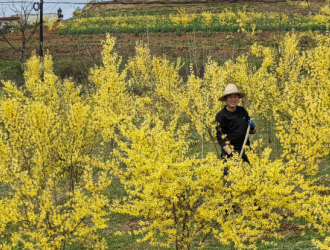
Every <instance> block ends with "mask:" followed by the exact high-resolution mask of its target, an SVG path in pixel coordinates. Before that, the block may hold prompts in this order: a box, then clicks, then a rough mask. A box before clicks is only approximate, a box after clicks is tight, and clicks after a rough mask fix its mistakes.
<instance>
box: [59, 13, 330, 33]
mask: <svg viewBox="0 0 330 250" xmlns="http://www.w3.org/2000/svg"><path fill="white" fill-rule="evenodd" d="M328 23H329V18H327V17H326V16H323V15H316V16H300V15H294V16H283V15H279V14H276V13H271V14H270V15H268V16H265V15H264V14H261V13H244V12H242V13H238V14H234V13H228V12H226V13H221V14H211V13H202V14H189V15H188V14H186V13H185V12H181V13H179V15H177V16H172V15H169V16H137V17H132V16H117V17H100V16H99V17H89V18H77V19H74V20H71V21H68V22H66V23H65V24H64V25H63V27H61V29H60V31H59V34H60V35H68V34H70V35H74V34H77V35H78V34H104V33H131V34H140V33H146V32H149V33H158V32H162V33H168V32H176V33H180V32H192V31H202V32H237V31H243V32H257V31H259V32H260V31H276V30H283V31H291V30H293V29H294V30H297V31H309V30H311V31H325V30H326V27H327V24H328Z"/></svg>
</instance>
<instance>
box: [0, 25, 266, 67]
mask: <svg viewBox="0 0 330 250" xmlns="http://www.w3.org/2000/svg"><path fill="white" fill-rule="evenodd" d="M57 32H58V31H57V30H53V31H48V30H46V31H45V33H44V43H43V48H44V50H45V51H49V53H50V54H51V55H52V56H53V59H54V60H68V59H70V58H72V57H74V56H77V55H80V56H88V57H95V58H100V52H101V50H102V44H101V40H104V39H105V35H88V36H72V35H65V36H59V35H58V33H57ZM228 35H229V34H228V33H224V32H218V33H214V34H211V35H210V36H209V37H203V36H202V33H201V32H196V33H189V34H185V33H181V34H180V36H177V35H176V34H174V33H168V34H162V33H157V34H149V35H148V36H147V35H146V34H141V35H139V36H136V35H133V34H120V35H117V36H116V37H117V43H116V50H117V52H118V54H119V55H120V56H122V57H123V60H127V59H128V58H129V57H131V56H132V55H134V52H135V46H136V42H137V41H144V42H145V43H148V42H149V47H150V50H151V54H152V55H157V56H161V55H166V57H167V58H168V59H171V60H173V59H176V58H177V57H182V58H185V59H187V60H190V61H191V60H206V59H207V58H208V57H211V58H213V59H217V60H227V59H231V58H236V57H237V56H238V55H240V54H241V53H243V52H246V51H247V50H248V49H249V47H250V45H251V44H252V43H253V42H255V41H258V42H259V43H264V42H267V41H269V40H270V38H271V34H269V33H260V34H256V35H255V37H253V38H249V37H247V36H246V35H243V34H235V35H234V36H232V37H230V38H228V37H227V36H228ZM8 40H9V41H11V43H12V44H13V45H14V46H15V47H19V46H20V43H21V42H20V37H19V36H18V35H15V34H11V35H9V36H8ZM33 50H37V51H38V50H39V34H38V32H36V34H34V36H33V39H32V41H31V43H30V45H29V46H28V49H27V52H26V57H29V56H30V54H31V52H32V51H33ZM7 60H18V57H17V54H16V53H14V51H13V50H12V49H11V48H10V47H9V46H8V44H6V43H5V42H0V61H7Z"/></svg>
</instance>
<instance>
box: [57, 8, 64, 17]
mask: <svg viewBox="0 0 330 250" xmlns="http://www.w3.org/2000/svg"><path fill="white" fill-rule="evenodd" d="M57 17H58V18H63V14H62V9H61V8H58V10H57Z"/></svg>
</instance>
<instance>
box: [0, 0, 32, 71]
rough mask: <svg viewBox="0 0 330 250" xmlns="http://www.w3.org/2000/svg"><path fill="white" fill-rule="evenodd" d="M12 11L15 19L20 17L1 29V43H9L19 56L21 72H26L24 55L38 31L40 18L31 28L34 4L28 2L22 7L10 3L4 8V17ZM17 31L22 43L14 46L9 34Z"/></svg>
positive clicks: (21, 5) (22, 4) (23, 3)
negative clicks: (8, 10) (8, 11)
mask: <svg viewBox="0 0 330 250" xmlns="http://www.w3.org/2000/svg"><path fill="white" fill-rule="evenodd" d="M7 8H8V9H10V11H11V12H12V13H14V15H13V17H19V20H16V21H15V22H9V23H8V25H5V26H2V27H1V28H0V41H1V42H5V43H7V44H8V45H9V46H10V47H11V48H12V49H13V50H14V51H15V52H16V53H17V54H18V56H19V61H20V64H21V70H22V71H24V53H25V52H26V49H27V45H28V43H29V42H30V41H31V39H32V36H33V34H34V33H35V31H36V30H37V23H38V18H36V20H35V23H33V25H32V26H31V24H30V22H31V21H30V16H31V14H32V11H33V3H32V2H29V1H26V2H22V3H21V4H20V5H18V4H17V3H14V2H12V3H11V2H8V5H6V6H4V7H3V8H2V14H3V16H6V10H7ZM13 30H15V31H16V32H15V33H16V35H17V36H20V40H21V43H20V44H14V43H13V41H12V40H11V39H12V37H13V36H10V35H9V34H10V33H11V32H12V31H13ZM15 39H16V38H15Z"/></svg>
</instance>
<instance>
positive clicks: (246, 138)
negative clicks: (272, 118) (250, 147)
mask: <svg viewBox="0 0 330 250" xmlns="http://www.w3.org/2000/svg"><path fill="white" fill-rule="evenodd" d="M249 133H250V123H249V125H248V128H247V131H246V135H245V139H244V143H243V146H242V149H241V153H240V154H239V158H242V156H243V153H244V146H245V144H246V142H247V140H248V138H249Z"/></svg>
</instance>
